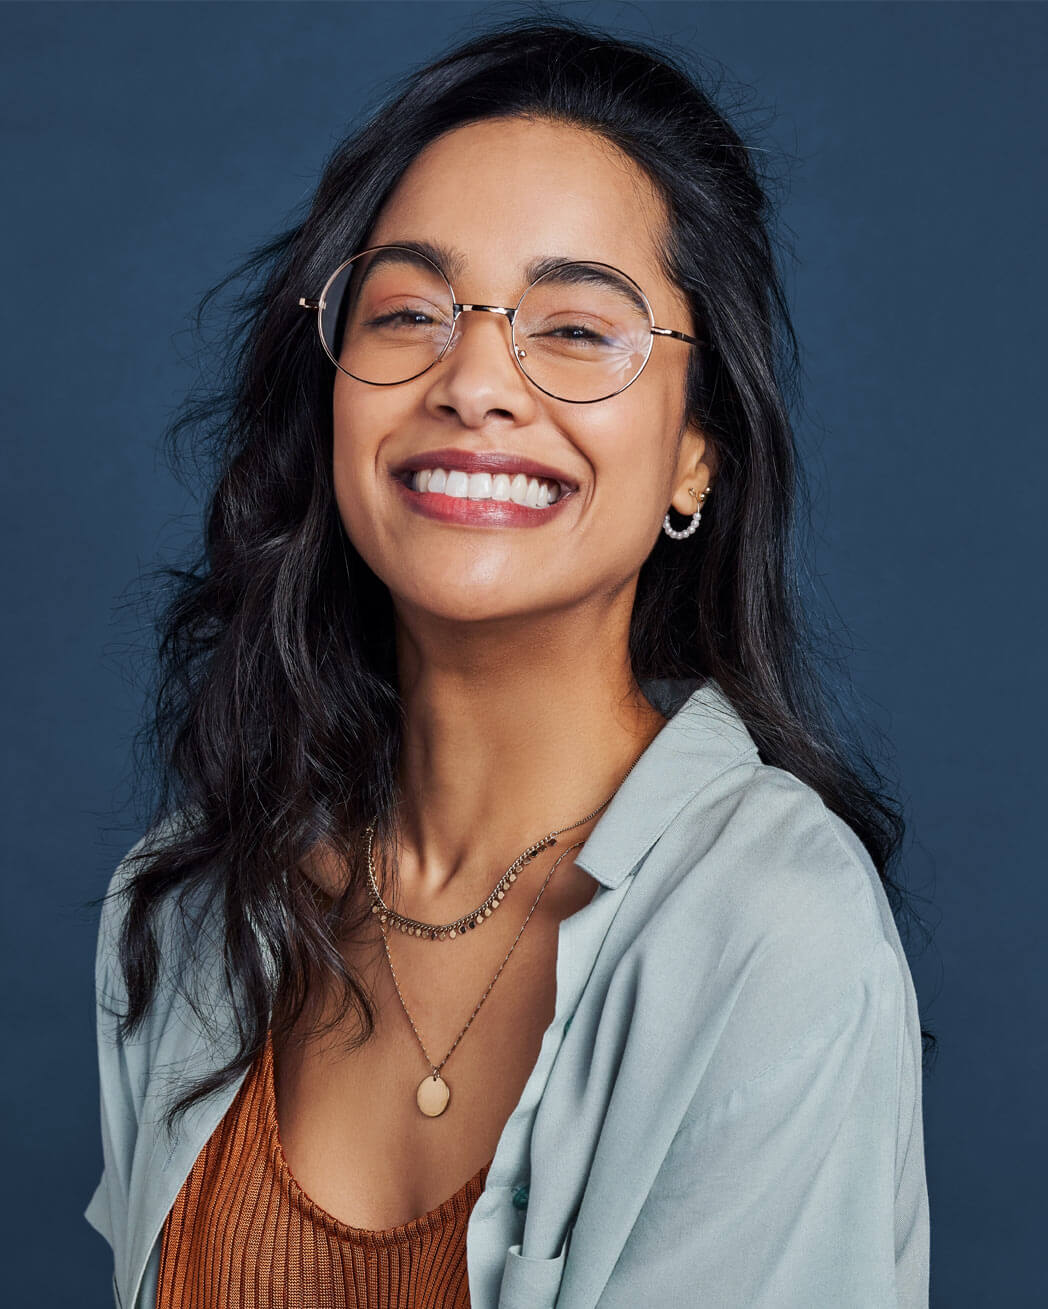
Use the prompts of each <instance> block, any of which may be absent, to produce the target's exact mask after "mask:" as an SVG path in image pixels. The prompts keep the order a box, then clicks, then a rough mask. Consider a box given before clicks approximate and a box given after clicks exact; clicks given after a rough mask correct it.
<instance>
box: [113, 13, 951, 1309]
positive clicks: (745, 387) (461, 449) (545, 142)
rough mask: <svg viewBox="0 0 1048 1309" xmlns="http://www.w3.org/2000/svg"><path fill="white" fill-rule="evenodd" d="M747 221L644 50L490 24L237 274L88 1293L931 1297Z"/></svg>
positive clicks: (883, 853) (139, 872) (672, 82)
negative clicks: (812, 633)
mask: <svg viewBox="0 0 1048 1309" xmlns="http://www.w3.org/2000/svg"><path fill="white" fill-rule="evenodd" d="M768 220H769V206H768V202H767V198H766V194H765V190H764V187H763V185H762V182H761V179H760V178H759V176H758V175H757V173H756V171H755V169H754V166H753V160H752V157H751V154H750V152H749V151H748V150H747V148H746V146H745V145H744V144H743V142H742V141H741V139H740V138H739V136H738V134H737V133H736V131H735V130H734V129H733V127H732V126H731V125H730V124H729V123H728V121H727V120H726V118H725V117H724V116H723V115H722V114H721V113H720V112H719V111H718V109H717V108H716V107H715V106H714V104H713V102H712V101H711V99H710V98H709V97H708V96H707V95H706V94H705V92H704V91H703V90H702V89H701V87H700V86H699V85H698V83H697V81H696V80H695V79H694V78H693V77H692V76H691V75H690V74H689V73H688V72H687V71H686V70H684V69H683V68H682V67H680V66H679V65H678V64H677V63H676V62H675V61H674V60H673V59H672V58H670V57H668V56H666V55H663V54H661V53H660V52H658V51H657V50H655V49H654V48H651V47H647V46H644V45H642V44H639V43H634V42H627V41H622V40H618V39H616V38H613V37H611V36H608V35H606V34H604V33H601V32H599V31H597V30H595V29H593V28H589V27H586V26H584V25H582V24H578V23H573V22H569V21H557V22H554V23H544V22H520V21H514V22H511V23H506V24H502V25H500V26H497V27H495V28H492V29H491V30H489V31H488V32H486V33H484V34H483V35H481V36H478V37H476V38H475V39H473V40H472V41H470V42H469V43H468V44H466V45H464V46H461V47H460V48H458V49H455V50H453V51H451V52H450V53H448V54H446V55H444V56H442V57H441V58H439V59H437V60H436V61H435V62H433V63H432V64H431V65H429V66H428V67H425V68H423V69H420V70H415V71H413V72H411V73H410V74H409V75H408V76H406V78H405V79H404V82H403V84H402V85H401V86H400V87H399V88H397V92H396V94H395V95H393V96H392V97H391V98H390V99H389V101H388V102H387V103H386V104H385V105H384V106H383V108H381V109H380V110H379V111H378V112H377V113H376V114H375V115H374V117H373V118H372V119H371V120H370V121H369V122H367V123H365V124H364V125H363V126H362V127H360V128H359V129H358V130H357V131H355V132H354V133H353V134H352V135H351V136H350V137H349V138H348V139H347V140H346V141H344V142H343V144H342V145H341V146H340V147H339V148H338V149H337V150H336V152H335V153H334V155H333V156H332V158H331V160H330V162H329V163H328V165H327V167H326V169H325V171H324V174H323V176H322V178H321V179H320V183H319V186H318V188H317V191H316V194H315V197H314V199H313V202H312V205H311V207H310V210H309V213H308V214H307V215H306V216H305V218H304V219H303V220H302V221H301V222H299V223H297V224H295V226H294V227H292V228H291V229H290V230H289V231H287V232H286V233H284V234H283V235H282V236H280V237H279V238H278V239H276V240H275V241H273V242H272V243H271V244H270V245H268V246H267V247H265V248H264V249H263V250H261V251H259V252H258V253H257V254H256V255H255V256H253V257H252V258H251V259H250V260H249V261H248V262H247V263H246V264H245V265H244V267H243V268H242V269H241V270H239V273H240V274H242V275H243V276H244V277H246V278H250V277H252V276H253V277H255V278H256V282H255V285H254V287H253V289H252V290H251V291H250V293H248V294H247V295H245V296H244V298H243V299H242V300H241V301H240V304H241V308H242V312H243V317H242V320H241V321H240V323H239V325H238V330H234V331H233V333H232V335H231V337H230V340H231V343H232V345H231V349H232V350H233V354H232V371H231V373H230V376H231V377H232V379H233V380H232V384H231V386H230V389H229V390H228V391H226V392H222V393H220V394H217V395H216V396H215V397H214V402H213V404H211V405H210V406H207V405H205V406H201V405H199V404H194V405H191V406H190V407H189V408H188V409H187V411H186V414H185V417H184V418H183V420H182V422H181V423H180V424H179V426H178V427H177V428H176V431H177V432H178V433H182V432H185V431H190V430H193V429H194V428H195V427H196V426H198V425H203V427H204V430H206V431H208V432H210V434H211V435H212V437H213V438H214V439H215V440H217V441H218V442H219V449H220V450H221V451H222V459H221V461H220V468H219V474H218V477H217V480H216V483H215V485H214V486H213V488H211V493H210V506H209V513H208V518H207V528H206V534H205V539H204V542H203V553H202V558H201V561H200V563H199V564H198V565H197V566H196V567H195V568H193V569H191V570H183V571H181V572H179V573H178V574H177V578H178V588H177V594H176V595H175V597H174V598H173V600H172V602H171V604H170V607H169V609H168V610H167V612H166V614H165V616H164V620H163V628H162V638H163V639H162V645H161V650H162V652H163V656H164V660H165V663H164V667H163V668H162V670H161V679H160V693H159V695H158V699H157V705H156V713H155V717H154V722H153V729H154V741H155V745H156V751H157V760H158V765H159V769H160V774H161V777H162V780H163V788H162V793H161V798H160V801H159V802H158V805H157V808H156V812H155V813H154V814H153V815H152V820H151V822H150V824H149V830H148V831H147V833H146V836H145V837H143V839H142V841H140V842H139V843H138V845H136V847H135V848H134V849H133V850H132V851H130V852H129V853H128V855H127V856H126V858H125V859H124V860H123V861H122V863H121V865H120V867H119V868H118V869H117V870H116V872H115V873H114V875H113V879H112V882H111V885H110V888H109V893H108V895H107V896H106V898H105V902H104V905H103V911H102V920H101V924H100V929H99V937H98V951H97V978H96V981H97V989H98V1014H97V1022H98V1049H99V1066H100V1074H101V1079H100V1080H101V1097H102V1130H103V1146H104V1155H105V1170H104V1173H103V1176H102V1178H101V1180H100V1181H99V1184H98V1187H97V1189H96V1191H95V1194H94V1195H93V1197H92V1198H91V1202H90V1204H89V1205H88V1208H87V1217H88V1219H89V1220H90V1221H91V1222H92V1224H93V1225H94V1226H95V1227H97V1228H98V1230H99V1231H100V1232H102V1233H103V1235H105V1237H106V1238H107V1240H108V1241H109V1242H110V1244H111V1245H112V1248H113V1252H114V1290H115V1295H116V1301H117V1304H118V1305H122V1306H124V1307H125V1309H127V1307H129V1306H135V1309H146V1307H148V1309H174V1306H176V1305H177V1306H180V1309H195V1307H196V1306H200V1307H201V1309H202V1307H203V1306H205V1305H208V1306H213V1305H244V1304H252V1305H255V1306H257V1309H276V1306H278V1305H279V1306H299V1305H301V1306H305V1305H309V1306H332V1307H338V1309H343V1307H346V1309H349V1307H351V1306H365V1305H367V1306H379V1305H381V1306H386V1305H398V1306H411V1307H412V1309H437V1306H441V1307H446V1306H464V1305H469V1304H472V1305H473V1306H474V1307H475V1309H495V1306H503V1307H504V1309H507V1307H511V1306H518V1307H520V1309H525V1307H526V1309H542V1306H552V1305H553V1304H554V1302H556V1303H557V1304H558V1305H560V1306H562V1307H563V1306H567V1307H568V1309H598V1307H599V1309H616V1307H618V1306H627V1305H629V1306H635V1305H638V1304H659V1305H685V1304H695V1303H701V1304H703V1305H704V1306H707V1307H708V1309H729V1307H730V1309H737V1307H738V1306H742V1305H746V1306H748V1307H753V1306H762V1307H766V1309H772V1307H773V1306H774V1309H785V1307H788V1306H797V1309H800V1306H804V1309H813V1307H818V1306H825V1307H826V1309H829V1307H830V1306H833V1307H834V1309H840V1306H842V1305H855V1306H860V1305H861V1306H863V1309H876V1307H879V1306H884V1307H885V1309H886V1307H887V1306H889V1305H891V1306H906V1307H907V1309H917V1306H922V1305H926V1304H927V1294H928V1265H927V1256H928V1213H927V1190H926V1185H925V1178H924V1159H923V1135H922V1120H921V1071H922V1060H921V1053H922V1052H921V1035H922V1033H921V1028H920V1022H919V1016H918V1010H917V1003H916V996H915V994H914V989H913V984H912V981H911V978H910V973H909V969H908V966H907V961H906V955H905V952H904V950H903V947H902V943H901V940H900V936H899V933H898V930H897V926H896V922H895V915H896V914H897V913H898V912H899V911H900V909H901V908H902V906H903V903H904V901H903V895H902V891H901V888H900V887H899V886H898V885H897V884H896V883H895V882H894V881H893V880H892V878H891V876H890V867H891V864H892V862H893V860H894V859H895V858H896V856H897V852H898V848H899V844H900V840H901V835H902V824H901V820H900V818H899V814H898V809H897V806H896V805H895V803H894V802H893V801H892V800H891V799H890V798H889V797H887V796H886V795H885V794H884V793H883V790H882V789H881V783H880V778H879V776H878V775H877V774H876V772H875V771H874V770H873V768H872V765H870V764H869V763H868V761H867V760H866V757H865V756H864V754H863V753H862V751H861V750H860V749H859V748H858V747H852V746H849V745H848V743H847V742H846V741H845V739H844V738H843V736H842V735H841V732H840V729H839V728H837V727H835V726H833V715H832V714H831V712H830V709H829V707H828V704H827V701H826V698H825V696H824V693H823V692H822V690H821V689H820V678H819V674H818V672H817V669H816V667H815V661H814V658H813V656H812V654H811V652H810V646H811V642H810V639H809V637H808V636H807V635H806V632H805V628H804V623H803V614H802V610H801V606H800V605H799V604H798V601H797V585H796V578H795V576H794V575H793V573H792V572H791V571H790V568H791V567H792V563H791V561H792V560H793V559H794V549H793V544H792V538H791V530H792V522H793V516H794V497H795V494H796V486H795V483H796V481H797V479H796V475H795V453H794V448H793V441H792V436H791V432H790V427H789V422H788V417H787V407H786V401H785V398H784V396H785V392H786V390H787V388H788V386H789V385H790V383H791V379H792V375H793V371H794V370H795V368H796V356H795V351H793V353H791V351H790V349H789V348H788V347H791V346H792V341H793V337H792V331H791V329H790V324H789V317H788V313H787V310H786V306H785V302H784V298H783V293H782V289H781V285H780V281H779V276H778V272H777V269H776V265H775V260H774V258H773V255H772V247H771V241H770V236H769V231H768ZM714 488H715V489H714ZM674 515H677V516H679V517H678V523H679V526H676V527H675V526H674ZM700 524H701V530H697V529H699V528H700ZM525 528H526V529H527V530H521V529H525ZM569 856H571V857H569Z"/></svg>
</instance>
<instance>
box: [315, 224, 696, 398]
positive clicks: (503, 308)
mask: <svg viewBox="0 0 1048 1309" xmlns="http://www.w3.org/2000/svg"><path fill="white" fill-rule="evenodd" d="M375 250H406V251H408V253H409V254H411V255H413V256H414V257H415V258H416V259H425V261H426V263H427V264H429V265H430V266H431V267H432V268H433V269H434V270H435V271H436V272H437V273H438V274H439V275H440V277H441V278H442V279H443V281H444V283H445V285H446V286H447V288H448V291H449V293H450V295H451V305H452V311H453V313H452V319H451V331H450V332H449V333H448V339H447V341H445V342H444V345H443V347H442V349H441V351H440V354H438V355H437V357H436V358H435V359H433V360H432V361H431V362H430V363H428V364H427V365H426V367H425V368H422V369H420V370H419V371H418V372H417V373H413V374H412V376H411V377H403V378H401V379H400V381H399V382H371V381H369V380H368V379H367V378H366V377H357V375H356V373H351V372H350V371H349V369H348V368H344V367H343V365H342V364H340V363H339V361H338V360H337V359H336V358H335V356H334V355H333V354H332V353H331V351H330V350H329V349H328V343H327V341H326V340H325V339H324V329H323V328H322V326H321V314H322V313H323V310H324V309H325V307H326V305H327V295H328V292H329V291H330V289H331V287H332V285H333V284H334V282H335V279H336V278H337V277H338V276H339V274H340V273H341V272H342V271H343V270H344V269H345V268H347V267H348V266H349V265H350V264H351V263H352V262H353V261H354V260H355V259H359V258H360V257H361V255H367V254H372V253H373V252H374V251H375ZM571 264H586V265H590V266H593V267H596V268H610V269H611V271H612V272H613V273H617V274H618V275H619V277H623V278H625V279H626V281H627V282H629V283H630V285H631V286H632V287H633V288H634V289H635V290H636V292H637V294H638V295H639V296H640V298H641V300H642V302H643V304H644V308H645V309H646V310H647V313H648V326H649V330H650V335H649V337H648V351H647V354H645V356H644V362H643V363H642V364H641V366H640V367H639V368H638V369H637V371H636V372H635V373H634V374H633V376H632V377H631V378H630V380H629V381H628V382H627V383H626V385H625V386H620V387H619V389H618V390H617V391H610V392H609V393H608V394H607V395H601V396H597V397H596V398H595V399H593V400H565V399H564V397H563V396H559V395H554V393H553V392H552V391H547V390H546V388H545V387H544V386H539V384H538V382H536V381H535V379H534V378H533V377H531V376H530V375H529V374H528V372H527V370H526V369H525V367H524V365H523V364H522V363H521V359H522V358H524V356H525V355H526V354H527V351H525V350H522V349H521V348H520V347H519V346H518V345H517V340H516V332H515V322H516V317H517V313H518V312H519V310H520V306H521V305H522V304H523V303H524V297H525V296H526V295H527V294H528V292H529V291H530V290H531V289H532V287H534V286H536V285H537V284H538V283H539V282H541V281H542V279H543V278H544V277H549V276H550V275H551V274H552V273H555V272H557V270H558V269H561V268H566V267H568V266H569V265H571ZM298 303H299V305H300V306H301V307H302V308H303V309H315V310H316V311H317V335H318V336H319V337H320V344H321V345H322V346H323V348H324V353H325V354H326V355H327V357H328V358H329V359H330V360H331V362H332V363H333V364H334V365H335V367H336V368H337V369H338V370H339V371H340V372H343V373H345V374H346V376H347V377H352V378H353V379H354V381H357V382H364V383H365V384H366V385H368V386H402V385H403V384H404V383H405V382H413V381H414V380H415V378H416V377H421V376H422V374H423V373H428V372H429V370H430V369H431V368H432V367H433V365H434V364H439V363H440V361H441V359H443V358H444V354H445V352H446V351H447V348H448V346H449V345H450V344H451V342H452V341H453V340H454V339H455V328H456V327H457V326H458V320H459V316H460V315H461V314H463V313H465V312H466V311H467V310H472V311H475V312H477V313H487V314H502V315H503V316H504V317H505V318H508V319H509V330H510V344H511V347H512V348H511V350H510V354H511V355H512V357H513V360H514V362H515V363H516V365H517V367H518V368H519V369H520V371H521V373H522V374H523V375H524V377H526V378H527V380H528V381H529V382H530V383H531V385H532V386H534V387H536V388H537V389H538V390H540V391H541V392H542V393H543V395H548V396H550V397H551V398H552V399H554V400H560V401H561V402H562V403H564V404H570V405H592V404H599V403H600V401H602V400H611V399H612V398H613V397H614V396H617V395H621V394H622V392H623V391H625V390H626V388H627V387H630V386H632V385H633V383H634V382H635V381H636V380H637V378H638V377H640V375H641V373H643V372H644V369H645V368H646V367H647V366H648V360H649V359H650V358H651V351H652V345H653V343H654V340H655V337H656V336H669V337H673V339H674V340H676V341H684V342H686V343H687V344H688V345H708V344H709V342H708V341H706V340H704V339H703V338H701V337H697V336H689V335H688V333H687V332H678V331H675V330H674V329H673V328H670V327H656V326H655V315H654V314H653V313H652V311H651V303H650V302H649V300H648V297H647V296H646V295H645V294H644V292H643V291H642V290H641V288H640V287H639V286H638V285H637V283H636V282H635V281H634V280H633V278H632V277H630V275H629V274H628V273H624V272H623V271H622V269H621V268H616V267H615V265H614V264H607V263H604V262H602V261H601V260H597V259H565V260H563V262H561V263H559V264H556V265H555V266H554V267H553V268H547V269H546V271H545V272H544V273H543V274H542V275H541V276H540V277H536V278H535V281H534V282H532V283H530V285H528V286H527V287H525V289H524V292H523V294H522V295H521V297H520V299H519V300H518V301H517V303H516V305H515V306H513V307H510V306H508V305H472V304H469V305H468V304H459V302H458V301H457V300H456V299H455V292H454V289H453V288H452V285H451V282H450V281H449V280H448V278H447V277H446V276H445V274H444V270H443V269H442V268H440V267H439V266H438V265H437V264H435V263H434V262H433V260H432V259H430V258H429V257H428V256H427V255H424V254H422V253H421V252H420V251H418V250H415V249H413V248H412V247H411V246H403V245H397V244H396V243H395V242H394V243H386V244H382V245H372V246H368V248H367V249H366V250H358V251H357V253H356V254H355V255H351V256H350V257H349V258H348V259H345V260H343V261H342V263H340V264H339V266H338V267H337V268H336V269H335V271H334V272H333V273H332V274H331V276H330V277H329V278H328V280H327V281H326V282H325V283H324V289H323V290H322V291H321V293H320V295H319V296H318V297H317V298H316V299H312V298H310V297H308V296H300V297H299V301H298Z"/></svg>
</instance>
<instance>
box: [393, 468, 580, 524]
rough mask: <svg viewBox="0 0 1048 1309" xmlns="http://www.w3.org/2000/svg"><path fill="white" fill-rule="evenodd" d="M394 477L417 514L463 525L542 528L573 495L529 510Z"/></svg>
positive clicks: (508, 502) (503, 502) (501, 501)
mask: <svg viewBox="0 0 1048 1309" xmlns="http://www.w3.org/2000/svg"><path fill="white" fill-rule="evenodd" d="M393 480H394V482H396V484H397V486H398V487H399V488H400V492H399V493H400V495H401V497H402V499H403V500H404V501H405V502H406V504H407V506H408V508H409V509H412V510H413V511H414V512H415V513H416V514H421V515H422V516H423V517H424V518H436V519H437V520H438V521H439V522H441V523H458V524H460V525H461V526H463V527H541V526H542V524H543V523H548V522H549V521H550V519H551V518H555V517H556V516H557V513H558V511H559V510H560V508H561V507H562V506H563V504H564V503H565V501H567V500H570V498H571V496H572V495H574V492H573V491H569V492H568V494H567V495H562V496H561V497H560V499H559V500H557V501H555V502H554V503H553V504H551V505H549V506H547V508H545V509H532V508H531V506H530V505H518V504H515V503H514V501H512V500H470V499H469V498H468V496H458V495H442V494H441V493H440V492H439V491H415V490H413V489H412V488H411V487H410V486H408V485H407V483H406V482H402V481H401V480H400V478H399V477H394V479H393Z"/></svg>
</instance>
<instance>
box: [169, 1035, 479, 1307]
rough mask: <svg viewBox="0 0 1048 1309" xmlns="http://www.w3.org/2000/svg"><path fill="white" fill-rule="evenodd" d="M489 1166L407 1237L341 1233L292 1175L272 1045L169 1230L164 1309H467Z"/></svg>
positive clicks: (204, 1153)
mask: <svg viewBox="0 0 1048 1309" xmlns="http://www.w3.org/2000/svg"><path fill="white" fill-rule="evenodd" d="M490 1167H491V1161H490V1160H489V1161H488V1163H486V1164H485V1165H484V1166H483V1167H482V1168H481V1169H480V1171H479V1172H477V1173H474V1175H473V1176H472V1177H471V1178H470V1179H469V1181H468V1182H466V1183H465V1185H464V1186H462V1187H461V1188H460V1189H459V1190H458V1191H456V1192H455V1194H454V1195H452V1196H450V1197H449V1198H448V1199H447V1200H445V1201H444V1202H443V1204H440V1205H438V1206H437V1207H436V1208H435V1209H431V1210H430V1211H429V1213H427V1214H423V1215H422V1216H421V1217H420V1218H413V1219H412V1220H411V1221H410V1222H408V1223H403V1224H401V1226H399V1227H389V1228H386V1229H385V1230H383V1231H370V1230H368V1229H367V1228H362V1227H350V1226H349V1225H347V1224H346V1223H343V1222H340V1221H339V1219H337V1218H335V1217H334V1216H333V1215H331V1214H329V1213H327V1212H326V1211H325V1210H323V1209H321V1208H320V1206H319V1205H318V1204H315V1203H314V1202H313V1201H312V1200H311V1199H310V1198H309V1196H308V1195H306V1193H305V1192H304V1191H303V1190H302V1188H301V1187H300V1186H299V1184H298V1182H296V1180H295V1178H294V1176H293V1175H292V1173H291V1170H290V1169H289V1168H288V1166H287V1161H286V1159H285V1158H284V1152H283V1150H282V1148H281V1145H280V1136H279V1133H278V1130H277V1114H276V1096H275V1094H274V1090H273V1042H272V1035H271V1034H267V1036H266V1044H265V1048H264V1049H263V1051H262V1054H261V1056H260V1057H259V1058H258V1059H257V1060H256V1061H255V1063H254V1064H253V1065H252V1067H251V1068H250V1069H249V1070H248V1074H247V1077H246V1078H245V1080H244V1082H243V1084H242V1086H241V1087H240V1090H239V1091H238V1092H237V1095H236V1099H235V1100H234V1101H233V1103H232V1104H231V1105H230V1107H229V1109H228V1110H227V1111H226V1114H225V1117H224V1118H223V1119H222V1121H221V1122H220V1123H219V1125H218V1127H217V1128H216V1129H215V1131H214V1132H213V1133H212V1135H211V1138H210V1139H209V1140H208V1142H207V1144H206V1145H205V1146H204V1148H203V1150H201V1152H200V1154H199V1155H198V1157H197V1160H196V1163H195V1164H194V1165H193V1169H192V1171H191V1172H190V1174H189V1176H188V1177H187V1178H186V1180H185V1183H184V1185H183V1187H182V1189H181V1191H180V1192H179V1194H178V1196H177V1198H176V1200H175V1203H174V1205H173V1207H172V1209H171V1211H170V1213H169V1214H168V1216H167V1219H166V1220H165V1222H164V1231H163V1242H162V1246H161V1255H160V1274H159V1278H158V1285H157V1300H156V1309H242V1306H247V1305H250V1306H252V1309H469V1283H468V1278H467V1269H466V1225H467V1223H468V1221H469V1215H470V1213H471V1211H472V1209H473V1206H474V1204H475V1203H476V1201H477V1198H478V1197H479V1195H480V1193H481V1191H483V1189H484V1180H485V1178H486V1177H487V1174H488V1169H489V1168H490Z"/></svg>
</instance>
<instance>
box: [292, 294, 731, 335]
mask: <svg viewBox="0 0 1048 1309" xmlns="http://www.w3.org/2000/svg"><path fill="white" fill-rule="evenodd" d="M303 303H304V302H303ZM651 331H652V335H653V336H673V337H676V339H677V340H678V341H687V343H688V344H689V345H705V344H706V342H705V341H704V340H703V339H702V337H699V336H689V335H688V334H687V332H675V331H674V330H673V329H672V328H671V327H653V328H652V329H651Z"/></svg>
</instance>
